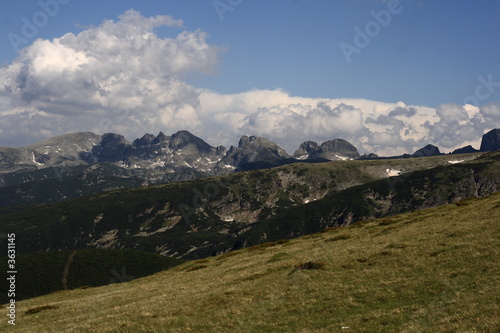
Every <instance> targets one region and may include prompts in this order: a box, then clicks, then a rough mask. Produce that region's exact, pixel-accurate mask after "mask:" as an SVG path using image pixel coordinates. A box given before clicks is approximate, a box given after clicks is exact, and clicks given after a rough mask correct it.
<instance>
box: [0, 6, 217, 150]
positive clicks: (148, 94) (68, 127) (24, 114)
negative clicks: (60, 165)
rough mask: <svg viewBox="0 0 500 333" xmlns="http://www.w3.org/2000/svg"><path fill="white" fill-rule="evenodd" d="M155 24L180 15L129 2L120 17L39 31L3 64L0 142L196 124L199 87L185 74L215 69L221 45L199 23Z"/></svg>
mask: <svg viewBox="0 0 500 333" xmlns="http://www.w3.org/2000/svg"><path fill="white" fill-rule="evenodd" d="M160 26H169V27H172V28H175V29H178V28H180V27H182V21H181V20H176V19H173V18H172V17H170V16H156V17H152V18H146V17H143V16H142V15H141V14H140V13H138V12H136V11H133V10H129V11H127V12H125V13H124V14H123V15H121V16H120V17H119V20H118V21H117V22H113V21H109V20H108V21H104V22H103V23H102V24H101V25H99V26H97V27H90V28H88V29H86V30H84V31H82V32H81V33H79V34H77V35H74V34H72V33H68V34H65V35H64V36H62V37H60V38H55V39H53V40H43V39H38V40H36V41H35V42H34V43H33V44H31V45H30V46H28V47H27V48H25V49H24V50H22V52H21V56H20V57H19V58H17V59H16V60H15V61H14V62H13V63H12V64H10V65H9V66H7V67H4V68H1V69H0V79H1V80H2V81H1V82H2V83H3V84H2V86H0V101H1V102H2V104H1V106H0V117H1V122H2V125H1V127H2V129H3V131H2V133H1V136H0V140H1V142H2V143H3V142H6V143H8V144H12V143H13V142H19V143H21V144H25V143H28V142H32V141H34V140H38V139H41V138H44V137H45V136H46V135H47V134H49V135H56V134H62V133H65V132H70V131H82V130H93V131H96V132H106V131H114V132H119V131H121V132H122V133H123V134H125V135H127V136H139V135H142V134H143V133H144V132H146V131H148V132H150V131H159V130H165V131H167V132H169V131H176V130H177V129H178V128H179V127H182V128H186V129H189V130H196V129H197V128H198V127H199V124H200V120H199V119H198V114H197V112H196V111H195V110H197V109H198V108H199V101H198V94H199V93H198V92H197V90H196V88H194V87H192V86H190V85H189V84H187V83H186V82H184V81H183V76H185V75H186V74H189V73H191V72H201V73H211V72H213V71H214V69H215V67H216V66H217V61H218V58H219V54H220V53H221V52H222V49H221V48H218V47H216V46H212V45H209V44H208V43H207V41H206V39H207V37H208V36H207V34H206V33H204V32H202V31H199V30H196V31H180V32H179V33H178V35H177V36H176V37H175V38H160V37H159V36H157V35H156V34H155V33H154V29H155V28H157V27H160ZM16 108H21V110H22V111H19V110H18V111H16V112H15V111H14V110H17V109H16ZM8 124H12V125H15V126H16V127H9V126H7V125H8Z"/></svg>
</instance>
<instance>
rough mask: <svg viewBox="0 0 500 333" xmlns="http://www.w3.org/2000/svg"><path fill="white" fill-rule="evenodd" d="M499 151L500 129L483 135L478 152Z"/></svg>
mask: <svg viewBox="0 0 500 333" xmlns="http://www.w3.org/2000/svg"><path fill="white" fill-rule="evenodd" d="M499 149H500V129H499V128H496V129H494V130H491V131H489V132H488V133H486V134H485V135H483V139H482V141H481V148H480V149H479V150H480V151H494V150H499Z"/></svg>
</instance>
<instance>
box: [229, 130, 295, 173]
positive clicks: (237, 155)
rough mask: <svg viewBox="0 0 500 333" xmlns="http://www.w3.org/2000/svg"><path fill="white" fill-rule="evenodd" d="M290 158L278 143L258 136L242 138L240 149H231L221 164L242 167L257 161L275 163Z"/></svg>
mask: <svg viewBox="0 0 500 333" xmlns="http://www.w3.org/2000/svg"><path fill="white" fill-rule="evenodd" d="M285 158H290V155H288V154H287V153H286V151H285V150H284V149H283V148H281V147H280V146H278V145H277V144H276V143H274V142H272V141H270V140H268V139H266V138H261V137H257V136H246V135H244V136H242V137H241V139H240V141H239V143H238V148H236V147H231V148H230V149H229V151H228V152H227V154H226V156H225V157H224V158H223V159H222V161H221V163H223V164H224V165H230V166H233V167H240V166H242V165H243V164H246V163H252V162H256V161H268V162H274V161H278V160H282V159H285Z"/></svg>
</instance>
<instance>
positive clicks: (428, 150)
mask: <svg viewBox="0 0 500 333" xmlns="http://www.w3.org/2000/svg"><path fill="white" fill-rule="evenodd" d="M437 155H441V152H440V151H439V148H438V147H436V146H434V145H427V146H425V147H423V148H420V149H419V150H417V151H416V152H415V153H413V155H412V156H413V157H425V156H437Z"/></svg>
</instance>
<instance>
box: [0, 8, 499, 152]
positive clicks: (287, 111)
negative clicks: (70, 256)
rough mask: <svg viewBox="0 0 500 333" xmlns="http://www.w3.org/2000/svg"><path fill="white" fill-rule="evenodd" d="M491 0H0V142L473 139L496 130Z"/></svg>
mask: <svg viewBox="0 0 500 333" xmlns="http://www.w3.org/2000/svg"><path fill="white" fill-rule="evenodd" d="M499 15H500V2H498V1H495V0H476V1H469V0H440V1H437V0H321V1H320V0H309V1H306V0H189V1H187V0H169V1H164V0H148V1H138V0H122V1H118V0H113V1H111V0H99V1H94V0H86V1H83V0H23V1H16V0H3V1H1V2H0V146H9V147H19V146H23V145H27V144H30V143H34V142H37V141H40V140H44V139H47V138H50V137H53V136H56V135H60V134H65V133H70V132H78V131H92V132H94V133H97V134H103V133H106V132H113V133H119V134H122V135H124V136H125V137H126V138H127V139H129V140H133V139H135V138H137V137H141V136H142V135H143V134H145V133H153V134H157V133H158V132H160V131H163V132H164V133H165V134H167V135H169V134H172V133H175V132H177V131H178V130H183V129H186V130H189V131H191V132H192V133H193V134H195V135H197V136H199V137H201V138H203V139H204V140H206V141H207V142H208V143H209V144H211V145H214V146H215V145H220V144H223V145H225V146H226V147H229V146H230V145H237V143H238V139H239V138H240V137H241V136H242V135H257V136H263V137H266V138H268V139H270V140H272V141H275V142H276V143H278V144H279V145H281V146H282V147H283V148H285V149H286V150H287V152H288V153H291V154H292V153H293V152H294V150H295V149H297V148H298V146H299V145H300V143H301V142H303V141H306V140H313V141H316V142H319V143H321V142H323V141H326V140H331V139H334V138H343V139H346V140H348V141H349V142H351V143H353V144H354V145H355V146H356V147H358V150H359V151H360V152H361V153H371V152H374V153H377V154H379V155H391V154H401V153H411V152H414V151H415V150H416V149H418V148H421V147H423V146H425V145H426V144H429V143H431V144H435V145H437V146H438V147H439V148H440V149H441V151H442V152H450V151H452V150H453V149H456V148H459V147H463V146H465V145H469V144H470V145H473V146H474V147H475V148H478V147H479V143H480V139H481V136H482V135H483V134H484V133H485V132H487V131H489V130H491V129H493V128H500V66H499V65H500V40H499V39H498V34H499V32H500V20H499Z"/></svg>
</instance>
